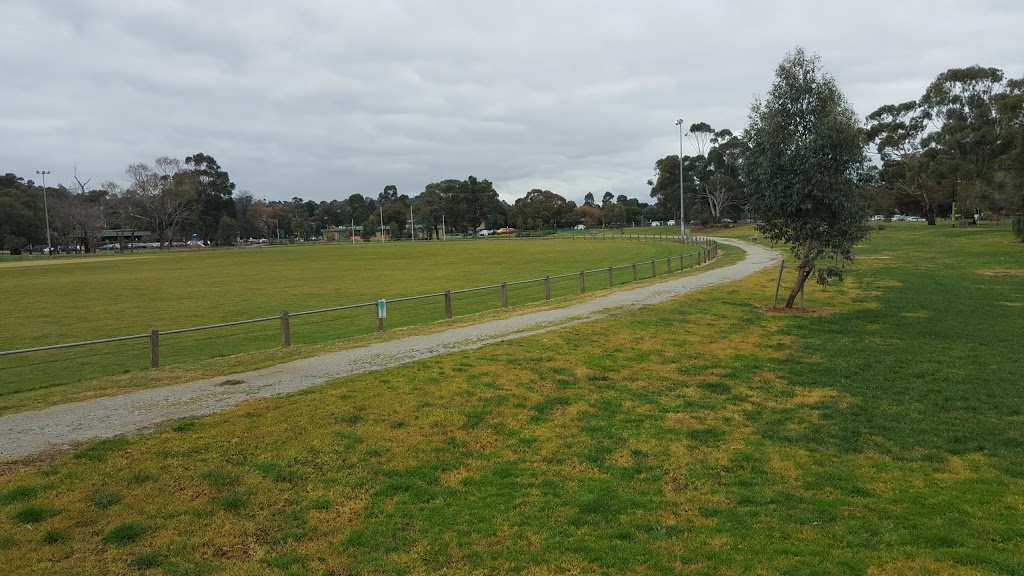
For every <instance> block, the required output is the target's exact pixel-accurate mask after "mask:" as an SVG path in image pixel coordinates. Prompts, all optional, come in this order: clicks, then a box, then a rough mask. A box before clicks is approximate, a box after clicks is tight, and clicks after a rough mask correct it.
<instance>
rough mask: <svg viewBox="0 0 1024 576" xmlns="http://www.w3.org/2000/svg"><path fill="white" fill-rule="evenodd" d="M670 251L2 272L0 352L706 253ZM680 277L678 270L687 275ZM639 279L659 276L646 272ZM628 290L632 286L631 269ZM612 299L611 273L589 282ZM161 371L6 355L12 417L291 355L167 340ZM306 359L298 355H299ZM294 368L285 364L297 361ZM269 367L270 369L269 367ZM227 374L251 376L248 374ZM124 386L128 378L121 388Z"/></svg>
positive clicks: (61, 266)
mask: <svg viewBox="0 0 1024 576" xmlns="http://www.w3.org/2000/svg"><path fill="white" fill-rule="evenodd" d="M696 250H697V249H696V248H695V247H693V246H688V245H678V244H671V243H666V242H602V243H600V244H593V243H584V242H582V241H569V240H558V241H546V240H519V241H508V240H505V241H499V240H496V239H495V240H488V241H468V240H463V241H452V242H444V243H439V242H418V243H415V244H413V243H393V244H386V245H380V244H361V245H349V244H342V245H331V246H301V247H284V248H261V249H245V250H220V251H208V252H187V253H186V252H172V253H150V254H145V253H143V254H140V255H137V256H132V255H125V256H120V257H118V256H109V255H101V256H98V257H61V258H57V259H54V260H53V261H48V260H45V259H44V260H36V261H31V262H25V263H20V262H14V263H5V264H0V293H3V294H9V295H12V298H10V299H8V301H7V305H6V306H4V307H3V308H0V325H3V326H4V327H5V328H4V330H3V331H0V350H11V349H18V348H29V347H35V346H44V345H49V344H60V343H67V342H77V341H85V340H92V339H100V338H109V337H115V336H126V335H131V334H143V333H147V332H148V331H149V330H150V329H151V328H156V329H158V330H161V331H165V330H169V329H175V328H185V327H191V326H202V325H208V324H217V323H224V322H231V321H236V320H244V319H249V318H261V317H268V316H274V315H277V314H279V313H280V312H281V310H288V311H289V312H292V313H294V312H299V311H304V310H315V309H322V308H329V307H334V306H341V305H346V304H358V303H368V302H374V301H376V300H377V299H378V298H386V299H391V298H398V297H403V296H413V295H418V294H429V293H436V292H441V291H444V290H445V289H452V290H458V289H464V288H472V287H478V286H485V285H492V284H498V283H501V282H503V281H516V280H525V279H531V278H538V277H543V276H545V275H560V274H565V273H571V272H575V271H579V270H580V269H586V270H593V269H598V268H604V267H607V266H609V265H623V264H629V263H632V262H648V261H650V260H651V259H658V260H659V263H658V266H659V270H662V271H664V269H665V263H664V262H663V260H664V258H665V257H668V256H676V255H680V254H689V253H692V252H696ZM674 267H675V268H674V269H678V260H677V261H676V262H675V263H674ZM639 273H640V277H641V278H643V277H649V276H650V266H649V265H645V266H640V267H639ZM614 279H615V282H616V283H617V284H621V283H626V282H629V281H631V280H632V276H631V272H630V271H628V270H618V271H616V273H615V277H614ZM587 284H588V287H589V288H590V289H596V288H599V287H602V286H603V287H607V285H608V277H607V272H605V271H601V272H598V273H595V274H591V275H588V278H587ZM551 290H552V297H555V298H557V297H563V296H567V295H570V294H575V293H578V291H579V281H578V278H576V277H571V278H562V279H557V280H553V281H552V284H551ZM508 296H509V305H510V306H520V305H523V304H527V303H530V302H537V301H541V300H543V298H544V288H543V283H540V282H538V283H534V284H526V285H515V286H512V287H510V288H509V290H508ZM500 305H501V295H500V290H498V289H490V290H486V291H479V292H470V293H464V294H456V295H454V296H453V311H454V313H455V315H456V316H464V315H467V314H474V313H479V312H481V311H484V310H489V309H494V308H498V307H500ZM442 319H444V301H443V298H442V297H434V298H430V299H425V300H414V301H409V302H393V303H390V304H389V305H388V319H387V321H386V328H387V329H393V328H397V327H402V326H413V325H421V324H426V323H430V322H436V321H438V320H442ZM375 329H376V316H375V311H374V309H373V308H371V307H365V308H357V309H353V310H345V311H338V312H331V313H325V314H317V315H311V316H303V317H296V318H292V319H291V331H292V342H293V345H294V346H295V347H298V348H303V347H309V346H315V345H320V344H324V343H328V342H335V341H338V340H340V339H344V338H349V337H353V336H358V335H366V334H369V333H373V332H374V331H375ZM160 340H161V342H160V344H161V350H160V356H161V366H162V368H161V370H159V371H157V372H159V374H158V375H153V374H150V373H149V370H148V361H149V357H148V341H147V340H133V341H127V342H119V343H113V344H102V345H96V346H88V347H82V348H74V349H69V350H60V351H46V352H36V353H31V354H25V355H20V356H7V357H0V375H2V377H0V413H3V412H8V411H12V410H16V409H23V408H26V407H36V406H40V405H46V404H52V403H54V402H60V401H68V400H70V399H75V398H81V397H85V396H88V395H95V394H103V393H108V391H111V390H123V389H130V388H133V387H139V386H141V385H146V383H147V382H149V381H151V380H152V379H153V378H154V377H156V378H157V379H158V380H159V377H160V376H161V375H163V376H167V377H168V378H167V379H171V380H173V379H177V380H178V381H186V380H188V379H191V378H192V377H194V376H195V377H202V376H208V375H212V374H210V372H209V371H206V372H199V373H195V372H189V369H190V368H194V367H195V366H196V365H197V363H199V362H203V361H206V360H210V359H215V358H229V357H235V355H238V354H241V353H244V352H251V351H271V350H274V349H275V348H278V347H279V346H280V341H281V336H280V325H279V323H278V322H276V321H271V322H264V323H259V324H249V325H244V326H238V327H232V328H220V329H215V330H208V331H203V332H194V333H186V334H179V335H164V336H162V337H161V339H160ZM298 353H300V352H298V351H296V352H295V354H298ZM290 357H294V354H293V355H292V356H287V355H286V356H284V357H283V359H288V358H290ZM259 361H262V359H260V360H257V362H259ZM220 366H221V367H226V368H229V370H228V372H230V369H231V368H234V369H235V370H238V369H250V368H251V367H252V366H253V358H252V357H251V356H250V357H247V358H245V364H239V365H236V366H231V364H230V362H229V363H221V364H220ZM115 375H123V376H122V377H120V378H110V377H111V376H115Z"/></svg>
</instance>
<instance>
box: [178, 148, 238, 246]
mask: <svg viewBox="0 0 1024 576" xmlns="http://www.w3.org/2000/svg"><path fill="white" fill-rule="evenodd" d="M185 166H186V167H188V168H189V169H190V170H191V172H192V174H193V175H194V176H195V180H196V183H197V185H196V187H195V200H194V206H195V210H194V212H193V213H192V218H191V219H190V220H189V222H188V223H187V224H186V226H187V227H189V228H191V229H195V230H196V231H197V232H198V233H199V234H200V236H201V237H202V238H203V240H211V241H212V240H213V239H214V238H217V237H219V236H218V231H217V227H218V224H219V223H220V222H221V221H222V219H223V218H225V217H233V216H235V214H236V210H235V201H234V198H233V197H232V196H233V194H234V190H235V183H234V182H232V181H231V178H230V176H228V173H227V172H225V171H224V170H223V169H222V168H221V166H220V164H218V163H217V161H216V160H215V159H214V158H213V156H210V155H208V154H203V153H202V152H200V153H198V154H194V155H192V156H188V157H186V158H185ZM236 237H237V236H236Z"/></svg>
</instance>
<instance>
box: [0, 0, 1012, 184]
mask: <svg viewBox="0 0 1024 576" xmlns="http://www.w3.org/2000/svg"><path fill="white" fill-rule="evenodd" d="M836 4H840V3H839V2H831V1H829V2H826V1H823V0H817V1H814V0H808V1H795V0H794V1H787V0H773V1H771V2H766V1H755V0H735V1H720V2H714V1H708V0H703V1H701V2H693V1H688V0H670V1H644V0H631V1H629V2H625V1H622V0H607V1H598V0H580V1H576V2H568V1H560V0H540V1H534V0H516V1H513V2H500V3H499V2H493V1H489V0H464V1H463V0H453V1H429V0H406V1H388V0H377V1H372V2H368V1H365V0H364V1H342V0H303V1H298V0H292V1H289V2H280V1H277V0H237V1H236V0H206V1H178V0H0V71H2V72H3V84H2V87H0V104H2V106H0V173H2V172H15V173H17V174H18V175H20V176H24V177H26V178H30V177H31V178H33V179H37V177H36V175H35V171H36V170H40V169H48V170H51V171H52V175H51V176H50V177H49V178H48V179H47V184H50V183H54V184H56V183H61V182H63V183H71V182H73V179H72V168H73V166H74V165H75V164H76V163H77V165H78V174H79V176H80V177H81V178H82V179H83V180H84V179H86V178H92V179H93V184H96V183H99V182H100V181H103V180H108V179H110V180H115V181H118V182H122V183H123V182H124V181H125V177H124V169H125V168H126V167H127V165H128V164H130V163H132V162H140V161H149V162H151V161H152V160H153V159H154V158H156V157H157V156H162V155H168V156H177V157H181V158H184V157H185V156H187V155H190V154H193V153H196V152H205V153H207V154H210V155H212V156H214V157H215V158H216V159H217V160H218V161H219V162H220V164H221V166H223V167H224V168H225V169H226V170H227V171H228V172H229V173H230V175H231V178H232V180H233V181H235V182H236V183H237V185H238V188H239V190H242V189H245V190H249V191H251V192H252V193H253V195H254V196H256V197H257V198H267V199H290V198H291V197H293V196H300V197H302V198H304V199H314V200H327V199H332V198H338V199H341V198H347V197H348V196H349V195H350V194H353V193H357V192H358V193H361V194H367V195H372V196H374V197H376V195H377V194H378V193H379V192H380V191H381V190H382V189H383V187H384V186H385V185H387V184H395V185H397V186H398V189H399V192H400V193H404V194H409V195H410V196H413V195H416V194H417V193H419V192H422V190H423V187H424V185H426V184H427V183H429V182H434V181H437V180H441V179H445V178H460V179H461V178H465V177H466V176H468V175H470V174H472V175H475V176H477V177H479V178H488V179H490V180H491V181H492V182H494V184H495V187H496V188H497V190H498V192H499V193H500V194H501V196H502V198H503V199H505V200H507V201H510V202H511V201H514V199H515V198H518V197H520V196H522V195H524V194H525V193H526V192H527V191H528V190H530V189H531V188H545V189H550V190H552V191H554V192H557V193H559V194H562V195H563V196H565V197H567V198H570V199H573V200H576V201H581V200H582V198H583V195H584V194H586V192H588V191H593V192H594V193H595V195H596V196H598V198H600V196H601V194H602V193H603V192H604V191H605V190H610V191H612V192H614V193H615V194H627V195H629V196H637V197H639V198H641V199H642V200H643V199H647V198H649V188H648V187H647V185H646V182H647V179H648V178H650V177H651V176H652V173H653V166H654V162H655V160H657V159H658V158H661V157H664V156H666V155H668V154H675V153H677V152H678V149H679V135H678V132H677V129H676V127H675V125H674V123H675V120H676V118H680V117H682V118H683V119H684V121H685V122H686V125H687V126H688V125H689V124H690V123H692V122H696V121H704V122H708V123H709V124H711V125H712V126H713V127H714V128H716V129H718V128H730V129H732V130H734V131H736V132H739V131H740V130H741V129H742V128H743V126H744V125H745V124H746V116H747V111H748V109H749V105H750V102H751V100H752V98H753V96H754V95H755V94H764V93H766V92H767V90H768V88H769V86H770V85H771V81H772V76H773V73H774V68H775V66H776V65H777V64H778V62H779V61H780V60H781V59H782V58H783V57H784V56H785V54H786V52H787V51H789V50H791V49H792V48H793V47H794V46H796V45H801V46H803V47H804V48H806V49H807V50H809V51H813V52H818V53H819V54H821V56H822V59H823V62H824V65H825V67H826V68H827V69H828V70H829V71H830V72H831V73H832V74H833V75H834V76H835V77H836V78H837V80H838V81H839V84H840V86H841V87H842V89H843V90H844V91H845V93H846V95H847V97H848V98H849V99H850V101H851V103H852V104H853V106H854V108H855V109H856V110H857V113H858V114H859V115H861V116H864V115H866V114H868V113H869V112H871V111H872V110H874V109H875V108H876V107H878V106H879V105H881V104H885V103H896V102H901V101H904V100H909V99H914V98H917V97H918V96H919V95H920V94H921V93H922V92H923V91H924V88H925V86H926V85H927V84H928V83H929V82H930V81H931V80H932V79H933V78H934V77H935V75H937V74H938V73H939V72H942V71H943V70H946V69H947V68H951V67H958V66H968V65H972V64H982V65H985V66H994V67H998V68H1001V69H1003V70H1004V71H1005V72H1006V73H1007V74H1008V75H1012V76H1021V75H1022V74H1024V43H1022V42H1021V30H1022V29H1024V2H1020V1H1019V0H1001V1H999V0H991V1H985V0H972V1H968V0H964V1H960V2H953V1H941V0H931V1H925V0H922V1H909V0H908V1H893V0H885V1H876V0H860V1H857V2H849V1H847V2H842V3H841V4H842V6H836Z"/></svg>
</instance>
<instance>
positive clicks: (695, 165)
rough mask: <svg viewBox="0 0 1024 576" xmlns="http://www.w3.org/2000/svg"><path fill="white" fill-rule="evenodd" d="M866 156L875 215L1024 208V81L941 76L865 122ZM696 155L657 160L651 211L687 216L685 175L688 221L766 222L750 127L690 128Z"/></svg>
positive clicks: (969, 71)
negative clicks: (757, 201) (758, 198)
mask: <svg viewBox="0 0 1024 576" xmlns="http://www.w3.org/2000/svg"><path fill="white" fill-rule="evenodd" d="M859 129H860V133H861V139H862V142H861V144H862V146H863V148H864V150H865V152H866V154H867V156H868V158H867V161H866V162H865V164H864V166H863V169H862V170H858V173H857V178H858V181H859V184H860V189H861V192H862V199H863V201H864V203H865V206H866V207H867V209H868V210H870V211H871V213H873V214H882V215H885V216H892V215H894V214H912V215H918V216H923V217H924V218H926V219H927V220H928V222H929V224H934V223H935V220H936V217H946V216H950V215H951V214H952V211H953V203H954V202H955V203H956V204H957V206H958V209H957V214H958V215H963V214H968V215H973V214H985V213H991V214H1012V213H1019V212H1020V211H1021V210H1022V208H1024V192H1022V190H1024V78H1019V79H1011V78H1006V76H1005V74H1004V73H1003V71H1002V70H999V69H997V68H984V67H981V66H971V67H968V68H952V69H950V70H947V71H945V72H943V73H941V74H939V75H938V76H937V77H936V78H935V80H934V81H933V82H932V83H931V84H930V85H928V86H927V87H926V88H925V90H924V94H923V95H922V96H921V98H919V99H918V100H913V101H910V102H903V103H900V104H887V105H885V106H882V107H880V108H879V109H878V110H875V111H874V112H872V113H871V114H869V115H868V116H867V117H866V118H865V121H864V122H863V123H860V127H859ZM687 138H688V139H689V141H690V142H691V143H692V144H693V148H694V149H695V150H696V154H694V155H692V156H689V155H684V156H683V159H682V166H681V170H680V161H679V156H678V155H670V156H666V157H664V158H662V159H660V160H657V161H656V162H655V164H654V178H652V179H650V180H648V182H647V183H648V185H649V186H650V189H651V197H652V198H654V199H655V201H656V203H655V205H654V207H653V209H652V210H651V212H650V213H651V214H658V215H659V216H660V215H666V214H671V215H673V217H678V215H679V181H680V172H681V174H682V180H683V190H684V197H685V202H686V207H685V208H686V209H685V214H686V219H687V220H688V221H697V222H700V223H702V224H714V223H718V222H721V221H722V220H723V219H733V220H736V219H739V218H742V217H744V216H750V217H758V216H759V215H757V214H753V213H752V212H751V211H750V207H751V206H750V203H751V200H752V197H751V194H750V190H749V178H748V176H747V173H748V172H749V170H745V167H746V166H745V164H747V163H748V162H747V157H748V155H749V152H750V132H749V127H748V129H747V130H744V131H743V133H741V134H740V135H735V134H733V133H732V131H730V130H728V129H722V130H715V129H713V128H712V127H711V126H710V125H709V124H707V123H706V122H697V123H694V124H691V125H690V127H689V131H688V133H687Z"/></svg>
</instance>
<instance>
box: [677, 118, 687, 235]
mask: <svg viewBox="0 0 1024 576" xmlns="http://www.w3.org/2000/svg"><path fill="white" fill-rule="evenodd" d="M676 126H679V239H680V240H685V239H686V216H685V215H684V214H683V119H682V118H680V119H679V120H676Z"/></svg>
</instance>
